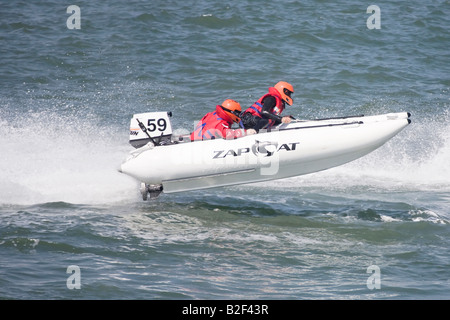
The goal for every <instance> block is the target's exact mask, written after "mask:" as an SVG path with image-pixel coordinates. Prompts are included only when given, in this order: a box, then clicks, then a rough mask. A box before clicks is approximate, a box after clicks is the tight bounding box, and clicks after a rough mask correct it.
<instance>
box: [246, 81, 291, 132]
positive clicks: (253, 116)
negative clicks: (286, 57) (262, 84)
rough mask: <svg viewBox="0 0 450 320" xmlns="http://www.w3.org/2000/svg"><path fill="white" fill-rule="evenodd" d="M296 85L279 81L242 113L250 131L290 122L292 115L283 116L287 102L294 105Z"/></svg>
mask: <svg viewBox="0 0 450 320" xmlns="http://www.w3.org/2000/svg"><path fill="white" fill-rule="evenodd" d="M293 93H294V87H293V86H292V85H291V84H290V83H288V82H285V81H280V82H278V83H277V84H276V85H275V86H273V87H270V88H269V92H268V93H266V94H265V95H263V96H262V97H261V98H259V99H258V100H257V101H256V102H255V103H254V104H253V105H252V106H251V107H250V108H248V109H247V110H245V111H244V113H243V114H242V115H241V120H242V124H243V125H244V128H245V129H248V130H247V132H248V133H254V132H252V131H251V130H250V129H254V130H255V131H256V132H258V131H259V130H260V129H268V128H271V127H272V126H275V125H278V124H280V123H290V122H291V117H290V116H288V117H282V116H281V113H282V112H283V110H284V109H285V108H286V103H287V104H288V105H290V106H291V105H292V103H293V99H292V94H293Z"/></svg>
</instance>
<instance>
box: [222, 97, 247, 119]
mask: <svg viewBox="0 0 450 320" xmlns="http://www.w3.org/2000/svg"><path fill="white" fill-rule="evenodd" d="M220 107H221V108H222V110H223V111H225V113H226V114H227V115H229V116H230V118H231V120H233V121H234V122H239V121H240V120H241V119H240V117H241V111H242V109H241V105H240V104H239V102H237V101H234V100H232V99H227V100H225V101H224V102H222V105H221V106H220Z"/></svg>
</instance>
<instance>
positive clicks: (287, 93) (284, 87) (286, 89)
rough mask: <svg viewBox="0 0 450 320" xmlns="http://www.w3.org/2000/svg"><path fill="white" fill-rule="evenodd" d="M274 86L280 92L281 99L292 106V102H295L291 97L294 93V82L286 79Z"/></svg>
mask: <svg viewBox="0 0 450 320" xmlns="http://www.w3.org/2000/svg"><path fill="white" fill-rule="evenodd" d="M274 88H275V89H277V91H278V92H279V93H280V95H281V99H283V101H284V102H286V103H287V104H288V105H290V106H292V103H293V102H294V100H293V99H292V97H291V95H292V94H293V93H294V87H293V86H292V84H290V83H287V82H285V81H280V82H278V83H277V84H276V85H275V87H274Z"/></svg>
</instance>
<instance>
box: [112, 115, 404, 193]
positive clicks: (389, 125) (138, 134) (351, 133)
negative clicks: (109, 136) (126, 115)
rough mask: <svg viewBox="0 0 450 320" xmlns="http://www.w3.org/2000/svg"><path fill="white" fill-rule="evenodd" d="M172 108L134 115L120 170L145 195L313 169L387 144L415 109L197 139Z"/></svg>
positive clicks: (255, 179) (345, 160)
mask: <svg viewBox="0 0 450 320" xmlns="http://www.w3.org/2000/svg"><path fill="white" fill-rule="evenodd" d="M171 116H172V114H171V113H170V112H149V113H141V114H135V115H133V118H132V119H131V122H130V141H129V142H130V144H131V145H132V146H134V147H135V148H136V149H135V150H133V151H132V152H130V154H129V156H128V157H127V158H126V160H125V161H124V162H123V163H122V165H121V168H120V170H119V171H120V172H122V173H124V174H127V175H129V176H131V177H133V178H135V179H137V180H138V181H140V182H141V187H140V191H141V194H142V197H143V199H144V200H147V198H148V195H150V197H151V198H154V197H157V196H158V195H159V194H160V193H161V192H164V193H173V192H182V191H190V190H198V189H206V188H213V187H223V186H229V185H236V184H246V183H254V182H261V181H267V180H275V179H283V178H288V177H293V176H298V175H304V174H308V173H313V172H317V171H321V170H325V169H329V168H332V167H336V166H339V165H342V164H345V163H347V162H350V161H353V160H356V159H358V158H360V157H362V156H364V155H366V154H368V153H370V152H372V151H374V150H375V149H377V148H379V147H381V146H382V145H383V144H384V143H386V142H387V141H388V140H390V139H391V138H393V137H394V136H395V135H396V134H398V133H399V132H400V131H401V130H403V129H404V128H405V127H406V126H407V125H408V124H409V123H411V120H410V119H409V118H410V114H409V113H407V112H399V113H388V114H382V115H375V116H364V115H358V116H348V117H337V118H326V119H315V120H293V121H292V122H291V123H289V124H281V125H279V126H277V127H275V128H272V129H271V130H266V131H263V130H261V131H260V132H259V133H257V134H254V135H246V136H243V137H240V138H237V139H213V140H203V141H191V140H190V137H189V135H175V134H173V132H172V125H171V122H170V117H171Z"/></svg>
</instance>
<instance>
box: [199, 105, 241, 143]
mask: <svg viewBox="0 0 450 320" xmlns="http://www.w3.org/2000/svg"><path fill="white" fill-rule="evenodd" d="M241 111H242V109H241V105H240V104H239V102H237V101H234V100H232V99H227V100H225V101H224V102H223V103H222V104H221V105H218V106H216V111H213V112H209V113H207V114H205V115H204V116H203V118H202V119H201V120H200V121H199V123H198V124H197V126H196V127H195V130H194V132H192V133H191V140H192V141H194V140H208V139H215V138H225V139H235V138H239V137H242V136H244V135H245V131H244V130H243V129H231V126H232V124H233V123H240V121H241V119H240V114H241Z"/></svg>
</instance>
